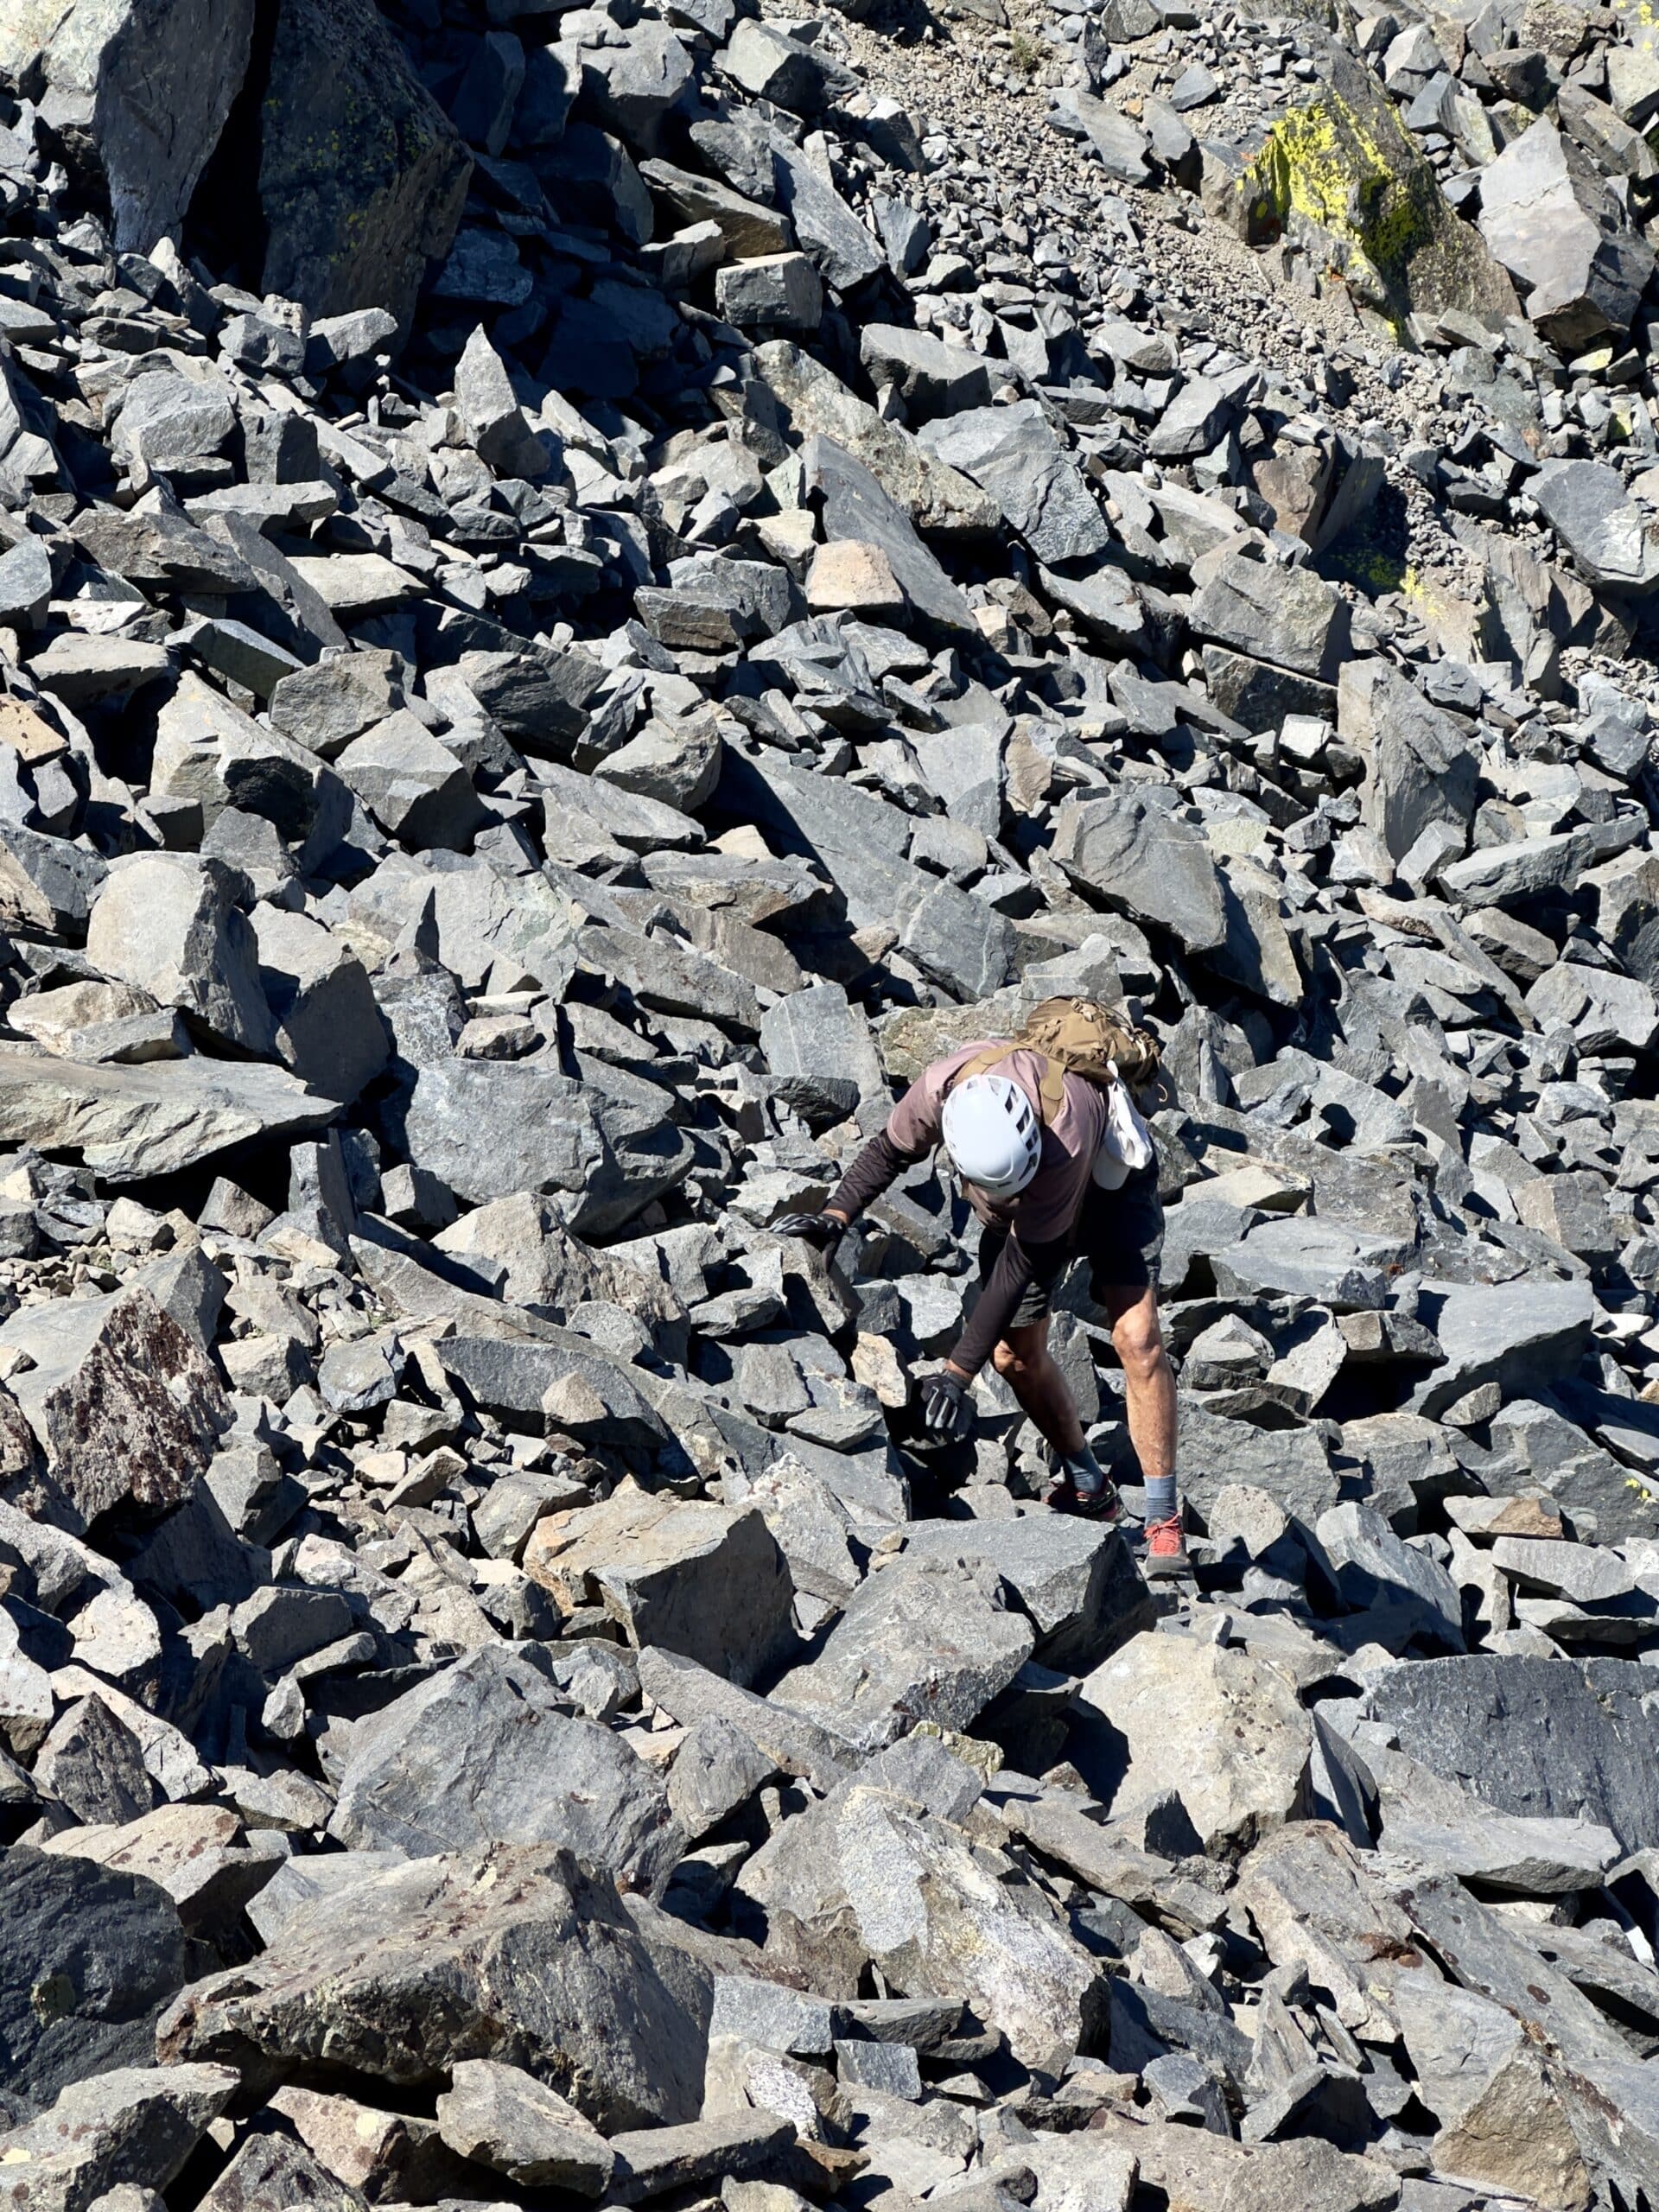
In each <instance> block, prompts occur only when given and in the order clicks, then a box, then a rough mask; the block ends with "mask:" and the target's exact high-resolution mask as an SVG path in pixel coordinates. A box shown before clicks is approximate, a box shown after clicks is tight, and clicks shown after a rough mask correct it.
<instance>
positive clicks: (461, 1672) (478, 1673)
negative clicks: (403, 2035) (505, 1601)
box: [330, 1646, 681, 1887]
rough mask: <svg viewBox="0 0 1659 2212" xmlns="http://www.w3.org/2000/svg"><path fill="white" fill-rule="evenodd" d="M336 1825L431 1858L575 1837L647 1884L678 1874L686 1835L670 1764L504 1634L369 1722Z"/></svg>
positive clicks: (345, 1837)
mask: <svg viewBox="0 0 1659 2212" xmlns="http://www.w3.org/2000/svg"><path fill="white" fill-rule="evenodd" d="M330 1825H331V1827H332V1830H333V1832H334V1834H335V1835H336V1836H338V1837H339V1839H340V1841H341V1842H343V1843H345V1844H346V1845H347V1846H348V1847H350V1848H351V1849H353V1850H362V1851H379V1850H388V1849H391V1850H397V1851H402V1852H405V1853H408V1854H409V1855H410V1857H413V1858H422V1859H429V1858H432V1857H434V1856H435V1855H436V1854H437V1853H440V1852H445V1851H465V1850H468V1849H471V1848H472V1847H474V1846H475V1845H481V1844H490V1843H496V1842H499V1843H517V1844H556V1845H561V1846H563V1847H567V1848H569V1850H571V1851H574V1852H575V1853H576V1855H577V1856H578V1857H579V1858H581V1859H585V1860H588V1861H589V1862H590V1863H591V1864H593V1865H594V1866H601V1867H603V1868H605V1869H606V1870H607V1872H609V1873H611V1874H613V1875H614V1876H616V1878H618V1879H619V1880H623V1879H626V1880H627V1881H628V1882H630V1883H632V1884H642V1885H645V1886H647V1887H649V1886H651V1885H654V1884H657V1883H658V1882H660V1881H662V1880H665V1879H666V1878H667V1875H668V1872H669V1870H670V1868H671V1866H672V1865H673V1863H674V1860H675V1859H676V1858H677V1856H678V1853H679V1850H680V1847H681V1841H680V1838H679V1836H678V1834H677V1831H676V1830H675V1828H674V1827H673V1825H672V1823H671V1820H670V1818H669V1811H668V1797H667V1793H666V1791H665V1790H664V1787H663V1783H662V1781H661V1778H660V1777H659V1776H658V1774H657V1773H656V1772H655V1771H654V1770H652V1768H650V1767H648V1766H646V1765H645V1763H644V1761H643V1760H641V1759H639V1758H637V1757H636V1755H635V1754H634V1753H633V1752H632V1751H630V1750H629V1749H628V1747H627V1745H626V1744H623V1743H620V1742H619V1740H618V1739H617V1738H616V1737H614V1736H613V1735H612V1734H611V1733H610V1732H609V1730H608V1729H605V1728H600V1727H596V1726H594V1723H593V1722H592V1721H591V1720H583V1719H578V1718H577V1717H576V1716H575V1713H572V1712H571V1710H570V1708H569V1705H568V1704H567V1703H566V1701H565V1700H564V1699H563V1697H561V1696H560V1695H559V1694H558V1693H557V1692H556V1690H555V1689H554V1688H553V1686H552V1685H551V1683H550V1682H549V1681H548V1680H547V1679H546V1677H545V1676H544V1675H543V1674H542V1673H541V1672H540V1670H539V1669H537V1668H536V1667H533V1666H532V1665H531V1664H530V1662H528V1661H527V1660H524V1659H521V1658H517V1657H515V1656H513V1655H512V1653H511V1651H510V1650H508V1649H505V1648H504V1647H497V1646H486V1647H485V1648H484V1649H482V1650H480V1651H475V1652H474V1653H473V1654H472V1655H471V1656H469V1657H467V1658H466V1659H461V1660H458V1661H457V1662H455V1664H454V1666H452V1667H448V1668H446V1669H443V1671H442V1673H440V1674H437V1675H434V1676H433V1677H432V1679H431V1680H430V1681H426V1682H422V1683H420V1684H418V1685H417V1686H416V1688H414V1689H412V1690H408V1691H405V1693H404V1695H403V1696H402V1697H400V1698H395V1699H394V1700H392V1702H391V1704H390V1705H388V1706H387V1707H385V1709H384V1710H383V1711H382V1712H379V1713H375V1714H373V1715H372V1716H371V1717H370V1718H368V1719H365V1720H361V1721H359V1723H358V1724H357V1726H356V1728H355V1730H354V1731H353V1737H352V1744H351V1750H350V1752H349V1754H348V1756H347V1758H346V1767H345V1770H344V1772H343V1773H342V1775H341V1776H340V1802H339V1804H338V1806H337V1808H336V1809H335V1813H334V1820H333V1821H332V1822H331V1823H330Z"/></svg>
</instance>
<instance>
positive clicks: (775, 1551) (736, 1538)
mask: <svg viewBox="0 0 1659 2212" xmlns="http://www.w3.org/2000/svg"><path fill="white" fill-rule="evenodd" d="M524 1571H525V1572H526V1573H528V1574H530V1575H531V1577H532V1578H533V1579H534V1580H536V1581H537V1582H539V1583H540V1584H541V1585H542V1586H543V1588H544V1589H547V1590H549V1591H550V1592H552V1593H553V1596H554V1599H555V1601H556V1604H557V1605H559V1607H560V1610H561V1611H563V1612H565V1613H566V1614H569V1613H572V1612H575V1611H578V1610H579V1609H580V1608H581V1607H582V1606H583V1605H587V1604H589V1603H591V1602H592V1601H593V1600H594V1599H597V1600H598V1602H599V1603H600V1604H601V1605H603V1606H604V1607H605V1609H606V1611H607V1612H608V1613H610V1614H611V1616H612V1617H613V1618H614V1619H615V1620H617V1621H619V1622H620V1624H621V1625H622V1627H623V1629H624V1630H625V1631H626V1636H627V1638H628V1641H629V1643H632V1645H633V1646H634V1648H635V1649H645V1647H646V1646H647V1645H650V1646H652V1647H654V1648H657V1649H661V1650H664V1651H673V1652H677V1653H679V1654H680V1655H681V1656H683V1657H684V1658H688V1659H695V1660H696V1662H698V1663H699V1665H701V1666H705V1667H708V1668H709V1669H712V1670H713V1671H714V1672H715V1673H716V1674H720V1675H725V1676H726V1677H727V1679H728V1681H734V1682H737V1683H740V1684H742V1685H743V1686H745V1687H747V1685H748V1684H749V1683H750V1682H752V1681H753V1680H754V1678H755V1677H756V1675H760V1674H761V1673H762V1672H764V1671H765V1670H766V1669H767V1668H768V1667H770V1666H771V1665H772V1662H774V1661H775V1660H777V1659H778V1658H779V1657H780V1656H782V1655H783V1654H784V1653H785V1651H786V1650H787V1649H788V1647H789V1643H790V1642H791V1632H790V1608H791V1600H792V1598H793V1594H794V1593H793V1589H792V1586H791V1581H790V1575H789V1569H788V1567H787V1566H786V1564H785V1560H784V1557H783V1554H782V1553H781V1552H780V1551H779V1548H778V1545H777V1543H776V1541H775V1540H774V1539H773V1537H772V1534H771V1532H770V1530H769V1529H767V1527H766V1522H765V1520H764V1519H763V1517H762V1516H761V1515H760V1513H758V1512H755V1511H752V1510H750V1511H742V1510H740V1511H735V1512H734V1511H732V1510H728V1508H727V1507H725V1506H720V1505H713V1504H702V1503H684V1504H682V1503H677V1501H675V1500H673V1499H671V1498H663V1497H650V1496H649V1495H647V1494H646V1493H645V1492H643V1491H638V1490H636V1489H635V1488H634V1487H633V1485H632V1484H624V1485H623V1486H622V1488H621V1489H620V1490H619V1491H616V1493H615V1494H614V1495H613V1497H611V1498H609V1499H608V1500H607V1502H606V1503H605V1504H604V1505H602V1506H600V1507H597V1508H595V1507H591V1506H590V1507H586V1508H583V1509H582V1510H578V1511H575V1512H570V1513H551V1514H549V1515H547V1516H545V1517H544V1518H543V1520H541V1521H540V1522H538V1523H537V1527H536V1529H535V1532H534V1533H533V1535H531V1540H530V1542H529V1544H528V1546H527V1547H526V1548H525V1551H524Z"/></svg>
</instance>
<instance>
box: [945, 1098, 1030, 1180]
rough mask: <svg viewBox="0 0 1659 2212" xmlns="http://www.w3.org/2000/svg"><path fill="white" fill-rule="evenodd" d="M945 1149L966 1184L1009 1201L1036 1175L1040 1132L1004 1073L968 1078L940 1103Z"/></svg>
mask: <svg viewBox="0 0 1659 2212" xmlns="http://www.w3.org/2000/svg"><path fill="white" fill-rule="evenodd" d="M944 1148H945V1150H946V1151H947V1152H948V1153H949V1154H950V1163H951V1165H952V1166H953V1167H955V1169H956V1171H957V1174H958V1175H960V1176H961V1178H962V1179H963V1182H964V1183H971V1184H973V1185H974V1186H975V1187H976V1189H977V1190H981V1191H983V1192H985V1193H986V1194H987V1195H988V1197H990V1198H1013V1197H1014V1193H1015V1192H1018V1191H1023V1190H1024V1189H1025V1187H1026V1185H1027V1183H1029V1182H1030V1180H1031V1179H1032V1177H1033V1175H1034V1174H1035V1173H1037V1163H1038V1161H1039V1160H1040V1159H1041V1157H1042V1151H1043V1132H1042V1127H1041V1124H1040V1123H1039V1121H1038V1119H1037V1116H1036V1114H1035V1113H1034V1112H1033V1109H1032V1103H1031V1101H1030V1099H1029V1098H1027V1096H1026V1094H1025V1092H1024V1091H1023V1090H1020V1086H1019V1084H1017V1083H1011V1082H1010V1081H1009V1079H1008V1077H1007V1076H1005V1075H976V1076H970V1077H969V1079H968V1081H967V1082H966V1083H963V1084H958V1085H957V1088H956V1090H953V1091H952V1092H951V1093H950V1096H949V1097H948V1098H947V1099H946V1100H945V1102H944Z"/></svg>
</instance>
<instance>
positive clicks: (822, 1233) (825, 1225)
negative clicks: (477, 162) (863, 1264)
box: [772, 1213, 847, 1252]
mask: <svg viewBox="0 0 1659 2212" xmlns="http://www.w3.org/2000/svg"><path fill="white" fill-rule="evenodd" d="M846 1234H847V1224H845V1222H841V1221H837V1220H836V1217H835V1216H834V1214H830V1213H786V1214H785V1216H784V1217H783V1219H782V1220H781V1221H774V1222H773V1223H772V1235H773V1236H798V1237H799V1238H800V1239H801V1241H802V1243H805V1244H816V1245H817V1249H819V1251H820V1252H833V1251H834V1249H835V1248H836V1245H837V1244H839V1243H840V1242H841V1240H842V1237H843V1236H845V1235H846Z"/></svg>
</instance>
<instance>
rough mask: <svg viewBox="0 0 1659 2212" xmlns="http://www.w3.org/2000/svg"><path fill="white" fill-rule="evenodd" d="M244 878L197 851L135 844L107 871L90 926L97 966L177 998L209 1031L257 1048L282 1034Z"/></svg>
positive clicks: (160, 999) (157, 995)
mask: <svg viewBox="0 0 1659 2212" xmlns="http://www.w3.org/2000/svg"><path fill="white" fill-rule="evenodd" d="M236 888H237V879H236V878H235V876H234V875H233V874H232V872H231V871H230V870H229V869H227V868H225V867H224V866H223V864H222V863H221V862H219V861H209V860H201V859H199V858H197V857H196V856H195V855H194V854H189V853H134V854H131V855H129V856H128V857H127V858H125V859H124V860H120V861H117V862H116V863H115V864H114V866H113V867H111V870H110V872H109V874H108V875H107V876H106V877H105V880H104V883H103V886H102V887H101V888H100V890H99V894H98V897H97V899H96V900H95V901H94V902H93V906H92V915H91V918H90V919H89V920H88V922H87V925H86V956H87V958H88V959H89V960H91V962H92V964H93V966H94V967H95V968H97V969H99V972H100V973H101V974H103V975H105V976H110V977H111V978H112V979H113V980H114V981H116V982H122V983H130V984H132V985H133V987H134V988H135V989H137V990H142V991H148V992H149V995H150V997H151V998H152V999H154V1000H156V1002H157V1003H158V1004H159V1005H162V1006H174V1007H178V1009H179V1011H180V1013H181V1014H184V1015H185V1016H186V1017H187V1019H188V1020H191V1021H193V1022H194V1023H195V1024H197V1025H198V1026H199V1027H200V1029H201V1030H202V1031H203V1032H204V1033H206V1034H207V1036H208V1037H210V1038H212V1039H215V1040H216V1041H217V1042H219V1044H222V1045H229V1046H234V1047H235V1048H236V1049H237V1050H238V1051H240V1052H249V1053H252V1054H256V1055H264V1054H266V1053H269V1052H270V1051H271V1050H272V1047H273V1046H274V1045H275V1042H276V1036H275V1029H274V1025H273V1023H272V1020H271V1014H270V1006H269V1005H268V1003H267V1002H266V999H265V995H264V990H263V989H262V988H260V982H259V952H258V944H257V940H256V938H255V937H254V933H253V930H252V927H251V925H250V923H249V921H248V918H247V916H246V915H245V914H244V913H243V912H241V911H240V909H239V908H238V906H236V905H235V904H234V903H233V901H234V897H235V893H236Z"/></svg>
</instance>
